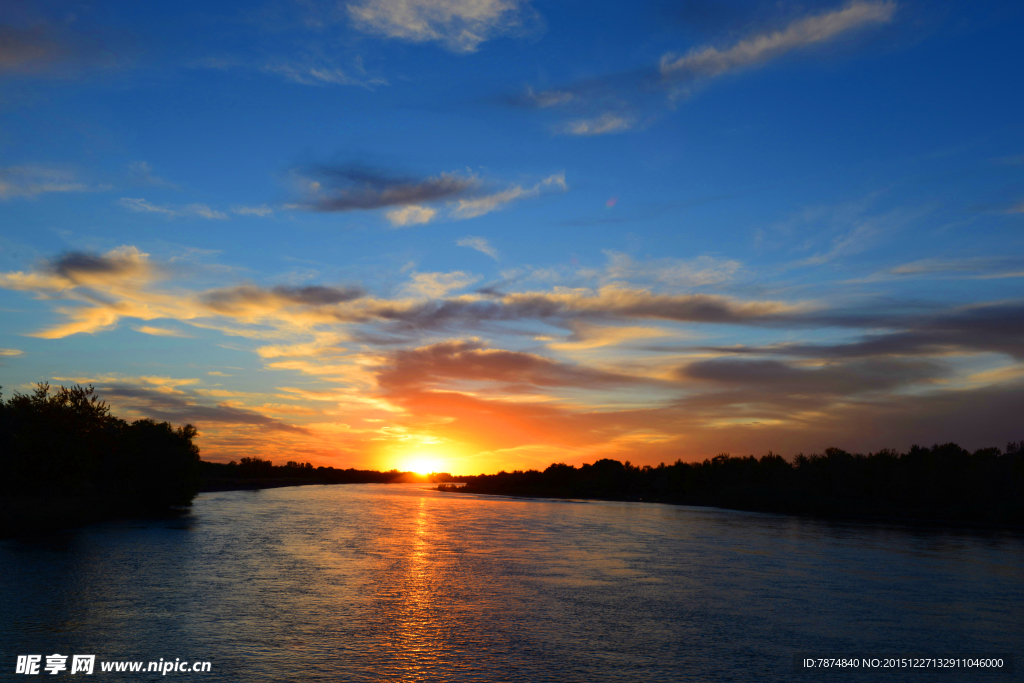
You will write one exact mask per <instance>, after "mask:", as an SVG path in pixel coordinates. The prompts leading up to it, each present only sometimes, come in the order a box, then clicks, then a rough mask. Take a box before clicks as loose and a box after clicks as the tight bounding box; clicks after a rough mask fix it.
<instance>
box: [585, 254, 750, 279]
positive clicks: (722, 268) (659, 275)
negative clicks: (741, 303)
mask: <svg viewBox="0 0 1024 683" xmlns="http://www.w3.org/2000/svg"><path fill="white" fill-rule="evenodd" d="M604 253H605V255H607V256H608V265H607V266H606V268H605V278H606V279H607V280H609V281H616V280H623V281H628V282H634V283H638V282H649V283H651V284H660V285H664V286H667V287H673V288H683V287H702V286H707V285H718V284H722V283H725V282H729V281H731V280H732V279H733V278H734V277H735V276H736V273H737V272H738V271H739V269H740V268H741V267H742V264H741V263H740V262H739V261H733V260H725V259H716V258H713V257H711V256H698V257H696V258H692V259H675V258H660V259H645V260H644V261H639V262H638V261H635V260H634V259H633V258H632V257H631V256H629V255H627V254H623V253H621V252H618V251H612V250H606V251H605V252H604Z"/></svg>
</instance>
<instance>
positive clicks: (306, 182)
mask: <svg viewBox="0 0 1024 683" xmlns="http://www.w3.org/2000/svg"><path fill="white" fill-rule="evenodd" d="M296 179H297V181H298V183H299V185H300V189H301V190H302V192H303V194H304V197H303V198H302V199H300V200H299V201H297V202H295V203H294V204H293V205H292V206H294V207H296V208H301V209H306V210H308V211H319V212H335V211H356V210H368V209H381V208H385V207H390V206H408V205H414V204H415V205H418V204H422V203H424V202H431V201H437V200H442V199H450V198H453V197H457V196H459V195H462V194H466V193H467V192H469V191H470V190H473V189H475V188H477V187H479V185H480V181H479V180H478V179H477V178H475V177H474V176H464V175H458V174H455V173H442V174H441V175H438V176H433V177H427V178H413V177H409V176H398V175H395V174H393V173H390V172H388V171H386V170H383V169H379V168H371V167H368V166H360V165H354V164H349V165H335V166H325V165H322V166H315V167H312V168H309V169H305V170H303V171H300V172H298V173H297V174H296Z"/></svg>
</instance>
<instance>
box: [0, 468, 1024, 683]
mask: <svg viewBox="0 0 1024 683" xmlns="http://www.w3.org/2000/svg"><path fill="white" fill-rule="evenodd" d="M0 572H2V574H0V576H2V577H3V586H4V587H3V589H2V590H3V600H2V603H0V610H2V611H0V617H2V619H0V621H2V623H0V648H2V650H3V659H2V664H0V666H2V667H3V669H0V671H4V672H5V673H4V675H0V678H3V679H4V680H7V679H8V678H13V679H19V678H23V677H22V676H14V675H9V674H11V672H13V671H14V670H15V662H16V658H17V655H25V654H40V655H42V656H43V664H45V657H46V655H50V654H54V653H58V654H64V655H70V654H84V653H87V654H95V655H96V658H97V662H103V661H114V660H125V661H129V660H140V661H146V662H148V661H157V660H159V659H160V658H163V660H164V661H165V662H172V661H175V660H180V661H185V662H194V661H208V662H210V664H211V670H210V671H209V672H207V673H192V672H188V673H185V672H175V671H171V672H170V673H168V674H167V675H166V676H156V675H155V674H148V675H147V674H144V673H141V674H128V673H125V674H114V673H109V672H101V671H100V664H99V663H97V664H96V676H98V677H100V678H101V679H102V680H146V679H152V678H155V677H162V678H169V679H177V680H189V681H214V680H217V681H221V680H223V681H320V680H323V681H434V680H437V681H448V680H451V681H488V682H490V681H558V682H562V681H581V682H583V681H586V682H590V681H637V682H640V681H643V682H650V681H750V682H754V681H757V682H761V681H791V680H843V681H847V680H849V681H862V680H863V681H868V680H871V681H875V680H879V681H883V680H884V681H904V680H943V681H945V680H948V681H970V680H1021V675H1020V672H1019V668H1020V667H1019V666H1018V671H1017V673H1015V674H1014V673H1007V672H1005V671H1003V672H994V671H981V670H977V669H974V670H971V671H969V672H968V671H966V670H963V671H959V672H950V671H936V670H930V671H927V670H917V671H911V670H899V671H891V670H890V671H879V670H875V671H867V670H865V669H859V670H854V669H846V670H838V669H833V670H830V671H827V672H822V671H814V672H806V671H801V672H796V671H794V668H793V661H794V655H801V656H808V657H811V656H818V657H825V656H829V657H846V656H853V655H856V656H858V657H864V656H886V655H917V654H932V655H953V656H965V655H974V656H978V655H988V654H1014V653H1016V654H1017V655H1018V657H1019V655H1020V654H1021V649H1022V648H1021V643H1022V636H1024V609H1022V607H1024V580H1022V579H1024V536H1022V534H1021V533H1020V532H1012V531H998V530H978V529H955V530H941V529H937V528H930V527H920V526H908V525H901V524H895V523H891V524H890V523H865V522H859V521H829V520H817V519H808V518H802V517H793V516H785V515H776V514H763V513H748V512H738V511H732V510H719V509H713V508H699V507H683V506H671V505H657V504H647V503H620V502H596V501H554V500H524V499H514V498H504V497H489V496H473V495H467V494H453V493H448V494H445V493H438V492H436V491H431V490H428V489H427V488H426V487H424V486H422V485H349V486H302V487H293V488H279V489H270V490H263V491H230V492H220V493H205V494H201V495H200V496H199V497H198V498H197V499H196V502H195V504H194V506H193V509H192V510H191V512H189V513H188V514H187V515H185V516H184V517H181V518H176V519H164V520H145V521H139V520H135V521H131V520H125V521H117V522H110V523H105V524H97V525H93V526H90V527H87V528H84V529H79V530H76V531H68V532H61V533H57V534H51V535H45V536H40V537H38V538H33V539H8V540H4V541H0ZM69 661H70V660H69ZM1018 664H1021V663H1020V662H1018ZM69 669H70V666H69ZM61 674H62V675H63V676H64V677H68V676H69V671H62V672H61ZM8 675H9V676H8ZM42 675H44V676H46V678H47V679H53V680H63V678H62V679H58V678H56V677H52V676H49V675H46V672H43V673H42ZM71 678H72V680H74V679H75V678H77V675H76V676H74V677H71ZM86 680H88V679H86Z"/></svg>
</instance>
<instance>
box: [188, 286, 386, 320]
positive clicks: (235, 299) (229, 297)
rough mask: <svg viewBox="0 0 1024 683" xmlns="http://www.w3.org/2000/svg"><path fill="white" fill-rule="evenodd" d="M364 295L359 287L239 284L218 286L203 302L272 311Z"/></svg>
mask: <svg viewBox="0 0 1024 683" xmlns="http://www.w3.org/2000/svg"><path fill="white" fill-rule="evenodd" d="M365 295H366V292H365V291H364V290H363V289H361V288H359V287H324V286H320V285H314V286H309V287H288V286H283V285H280V286H277V287H273V288H270V289H265V288H262V287H256V286H255V285H241V286H238V287H232V288H230V289H217V290H213V291H211V292H207V293H206V294H204V295H203V302H204V303H205V304H206V305H207V306H209V307H210V308H212V309H213V310H215V311H217V312H218V313H225V314H230V313H235V312H238V311H240V310H243V309H251V308H266V309H268V310H274V309H278V308H282V307H288V306H331V305H334V304H340V303H344V302H346V301H353V300H355V299H359V298H361V297H363V296H365Z"/></svg>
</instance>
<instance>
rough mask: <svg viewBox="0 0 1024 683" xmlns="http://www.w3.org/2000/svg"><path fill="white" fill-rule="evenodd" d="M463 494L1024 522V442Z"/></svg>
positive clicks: (561, 477)
mask: <svg viewBox="0 0 1024 683" xmlns="http://www.w3.org/2000/svg"><path fill="white" fill-rule="evenodd" d="M462 481H465V482H466V484H465V486H464V487H461V488H460V487H455V486H452V485H441V486H439V487H438V489H439V490H445V491H460V492H464V493H486V494H504V495H516V496H541V497H554V498H597V499H609V500H627V501H639V500H643V501H651V502H662V503H678V504H689V505H710V506H717V507H727V508H735V509H744V510H761V511H773V512H795V513H809V514H820V515H870V516H893V517H905V518H922V519H938V520H949V521H964V522H995V523H1008V524H1018V525H1019V524H1022V523H1024V503H1022V499H1024V441H1022V442H1011V443H1008V444H1007V446H1006V449H1005V450H1001V449H999V448H982V449H979V450H977V451H974V452H973V453H972V452H970V451H967V450H965V449H963V448H961V447H960V446H958V445H957V444H954V443H948V444H943V445H934V446H931V447H922V446H913V447H912V448H911V449H910V450H909V451H907V452H905V453H901V452H897V451H895V450H891V449H885V450H881V451H878V452H877V453H869V454H867V455H863V454H854V453H849V452H847V451H844V450H842V449H840V448H828V449H826V450H825V452H824V453H820V454H814V455H803V454H800V455H797V456H796V457H795V458H793V460H792V461H789V460H786V459H785V458H783V457H782V456H780V455H778V454H775V453H771V452H769V453H768V454H766V455H764V456H762V457H761V458H755V457H754V456H747V457H733V456H730V455H729V454H727V453H724V454H721V455H718V456H716V457H714V458H711V459H707V460H704V461H703V462H693V463H687V462H683V461H681V460H677V461H676V462H675V463H673V464H671V465H665V464H664V463H662V464H661V465H658V466H657V467H651V466H649V465H645V466H643V467H638V466H635V465H632V464H630V463H629V462H625V463H622V462H619V461H617V460H610V459H604V460H598V461H597V462H594V463H593V464H587V465H583V466H582V467H574V466H572V465H566V464H564V463H557V464H553V465H551V466H550V467H548V468H547V469H545V470H544V471H538V470H528V471H525V472H524V471H519V470H517V471H514V472H499V473H498V474H492V475H479V476H473V477H463V478H462Z"/></svg>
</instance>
